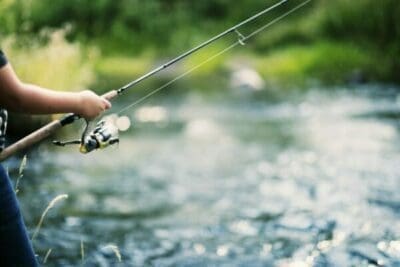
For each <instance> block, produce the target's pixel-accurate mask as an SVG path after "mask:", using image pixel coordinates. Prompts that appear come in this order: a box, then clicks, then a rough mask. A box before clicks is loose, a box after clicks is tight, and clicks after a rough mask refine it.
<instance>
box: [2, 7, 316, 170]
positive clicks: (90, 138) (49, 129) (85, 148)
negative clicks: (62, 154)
mask: <svg viewBox="0 0 400 267" xmlns="http://www.w3.org/2000/svg"><path fill="white" fill-rule="evenodd" d="M288 1H289V0H281V1H280V2H277V3H276V4H274V5H272V6H270V7H268V8H266V9H264V10H262V11H261V12H258V13H257V14H255V15H253V16H251V17H249V18H247V19H245V20H243V21H242V22H240V23H238V24H236V25H235V26H233V27H231V28H229V29H227V30H226V31H224V32H222V33H220V34H218V35H216V36H214V37H212V38H210V39H209V40H207V41H205V42H203V43H201V44H200V45H198V46H196V47H194V48H192V49H190V50H188V51H187V52H185V53H183V54H181V55H179V56H177V57H176V58H174V59H172V60H170V61H168V62H167V63H165V64H162V65H160V66H159V67H157V68H155V69H153V70H151V71H150V72H148V73H146V74H144V75H142V76H141V77H139V78H137V79H135V80H133V81H131V82H129V83H128V84H126V85H124V86H122V87H121V88H119V89H114V90H111V91H109V92H107V93H105V94H104V95H102V97H104V98H105V99H107V100H112V99H114V98H116V97H117V96H120V95H121V94H123V93H124V92H125V91H126V90H128V89H129V88H132V87H134V86H136V85H137V84H139V83H141V82H142V81H144V80H146V79H148V78H150V77H152V76H154V75H155V74H157V73H159V72H161V71H162V70H165V69H166V68H168V67H170V66H171V65H174V64H175V63H177V62H179V61H181V60H183V59H185V58H187V57H188V56H190V55H192V54H194V53H196V52H197V51H199V50H201V49H202V48H204V47H207V46H209V45H210V44H212V43H214V42H216V41H217V40H219V39H221V38H223V37H225V36H227V35H229V34H232V33H235V34H236V35H237V36H238V41H237V42H236V43H234V44H233V45H231V46H229V47H228V48H226V49H224V50H223V51H221V52H220V53H218V54H216V55H214V56H212V57H211V58H209V59H208V60H206V61H205V62H203V63H201V64H199V65H198V66H196V67H194V68H193V69H191V70H189V71H187V72H185V73H184V74H182V75H180V76H178V77H177V78H175V79H173V80H172V81H170V82H168V83H167V84H165V85H164V86H162V87H160V88H158V89H156V90H154V91H152V92H151V93H150V94H148V95H146V96H145V97H144V98H141V99H139V101H136V102H135V103H134V104H133V105H135V104H137V103H139V102H141V101H143V100H144V99H145V98H148V97H149V96H151V95H153V94H154V93H156V92H158V91H159V90H161V89H163V88H165V87H166V86H168V85H170V84H171V83H172V82H175V81H176V80H178V79H180V78H182V77H183V76H186V75H187V74H188V73H190V72H192V71H194V70H195V69H197V68H198V67H200V66H202V65H204V64H205V63H207V62H209V61H210V60H212V59H214V58H215V57H217V56H219V55H221V54H222V53H225V52H226V51H228V50H230V49H232V48H233V47H235V46H236V45H239V44H240V45H244V44H245V42H246V41H247V40H248V39H249V38H251V37H253V36H254V35H256V34H258V33H260V32H261V31H263V30H264V29H266V28H267V27H269V26H271V25H272V24H274V23H276V22H278V21H279V20H281V19H283V18H284V17H286V16H287V15H289V14H291V13H293V12H294V11H296V10H298V9H299V8H301V7H303V6H304V5H306V4H308V3H309V2H310V1H311V0H306V1H304V2H303V3H301V4H300V5H298V6H296V7H294V8H293V9H291V10H289V11H288V12H286V13H285V14H283V15H282V16H280V17H278V18H276V19H274V20H273V21H271V22H270V23H268V24H266V25H265V26H263V27H261V28H259V29H257V30H256V31H254V32H252V33H251V34H249V35H247V36H243V35H242V34H241V33H240V32H239V28H240V27H242V26H244V25H246V24H248V23H250V22H252V21H254V20H256V19H257V18H259V17H261V16H263V15H265V14H266V13H268V12H270V11H272V10H274V9H276V8H277V7H279V6H282V5H283V4H285V3H287V2H288ZM133 105H132V104H131V105H129V107H132V106H133ZM129 107H128V108H129ZM125 109H126V108H125ZM125 109H124V110H125ZM79 119H81V117H80V116H79V115H77V114H73V113H70V114H67V115H65V116H64V117H63V118H61V119H58V120H54V121H52V122H50V123H48V124H47V125H45V126H43V127H42V128H40V129H38V130H36V131H35V132H33V133H31V134H29V135H27V136H26V137H24V138H22V139H21V140H19V141H17V142H16V143H14V144H12V145H10V146H8V147H6V148H5V149H4V150H3V151H2V152H1V153H0V162H1V161H3V160H6V159H7V158H9V157H10V156H12V155H14V154H15V153H17V152H20V151H22V150H25V149H27V148H28V147H30V146H32V145H33V144H36V143H38V142H40V141H42V140H44V139H45V138H47V137H49V136H50V135H52V134H54V133H55V132H56V131H58V130H59V129H61V128H62V127H64V126H66V125H69V124H72V123H74V122H75V121H77V120H79ZM85 122H86V126H85V130H84V132H83V134H82V136H81V139H80V140H73V141H67V142H60V141H54V142H53V143H54V144H55V145H58V146H65V145H69V144H79V145H80V151H81V152H82V153H88V152H91V151H93V150H95V149H98V148H104V147H107V146H108V145H111V144H115V143H117V142H118V141H119V140H118V129H116V126H115V125H112V123H110V120H101V121H100V122H99V123H97V124H96V127H95V128H94V130H93V131H91V132H89V133H88V127H89V122H88V121H86V120H85Z"/></svg>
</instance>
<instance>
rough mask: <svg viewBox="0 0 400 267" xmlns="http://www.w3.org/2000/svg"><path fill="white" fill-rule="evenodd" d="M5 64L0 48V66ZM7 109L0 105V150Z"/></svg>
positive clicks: (3, 144) (5, 59)
mask: <svg viewBox="0 0 400 267" xmlns="http://www.w3.org/2000/svg"><path fill="white" fill-rule="evenodd" d="M6 64H7V58H6V56H5V55H4V53H3V51H1V49H0V68H2V67H3V66H4V65H6ZM6 129H7V111H6V110H5V109H2V108H1V107H0V152H1V151H2V150H3V149H4V146H5V143H6Z"/></svg>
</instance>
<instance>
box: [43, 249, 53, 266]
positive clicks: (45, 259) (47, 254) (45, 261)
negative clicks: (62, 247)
mask: <svg viewBox="0 0 400 267" xmlns="http://www.w3.org/2000/svg"><path fill="white" fill-rule="evenodd" d="M51 251H52V249H49V250H48V251H47V253H46V256H44V260H43V264H46V263H47V259H48V258H49V256H50V254H51Z"/></svg>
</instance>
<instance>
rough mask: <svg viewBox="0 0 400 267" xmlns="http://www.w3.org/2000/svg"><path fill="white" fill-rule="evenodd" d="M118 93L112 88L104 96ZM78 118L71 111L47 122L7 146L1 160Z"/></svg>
mask: <svg viewBox="0 0 400 267" xmlns="http://www.w3.org/2000/svg"><path fill="white" fill-rule="evenodd" d="M117 95H118V93H117V91H116V90H112V91H110V92H108V93H105V94H104V95H102V97H104V98H105V99H107V100H111V99H113V98H114V97H116V96H117ZM77 119H79V116H78V115H75V114H72V113H71V114H67V115H66V116H64V117H63V118H62V119H60V120H55V121H52V122H50V123H48V124H46V125H45V126H43V127H42V128H40V129H38V130H36V131H35V132H33V133H31V134H29V135H27V136H25V137H24V138H22V139H21V140H19V141H17V142H15V143H14V144H12V145H10V146H8V147H6V148H5V149H4V150H3V151H2V152H1V153H0V162H1V161H4V160H6V159H8V158H9V157H11V156H12V155H14V154H15V153H18V152H20V151H23V150H25V149H27V148H29V147H30V146H32V145H34V144H36V143H38V142H40V141H42V140H44V139H46V138H47V137H49V136H50V135H53V134H54V133H55V132H56V131H57V130H59V129H60V128H62V127H63V126H65V125H67V124H71V123H73V122H74V121H76V120H77Z"/></svg>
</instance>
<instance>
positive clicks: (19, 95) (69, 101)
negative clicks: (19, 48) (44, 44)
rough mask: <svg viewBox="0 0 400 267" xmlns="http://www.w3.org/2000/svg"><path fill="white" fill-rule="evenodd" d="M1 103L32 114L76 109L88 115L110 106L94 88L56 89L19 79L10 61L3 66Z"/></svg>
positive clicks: (11, 108) (94, 115) (65, 111)
mask: <svg viewBox="0 0 400 267" xmlns="http://www.w3.org/2000/svg"><path fill="white" fill-rule="evenodd" d="M0 106H1V107H4V108H6V109H9V110H10V111H16V112H24V113H30V114H55V113H69V112H72V113H75V114H78V115H80V116H82V117H84V118H87V119H93V118H95V117H97V116H98V115H99V114H100V113H101V112H103V111H104V110H106V109H108V108H110V107H111V104H110V102H109V101H107V100H106V99H104V98H102V97H100V96H98V95H96V94H95V93H93V92H92V91H88V90H86V91H82V92H78V93H72V92H56V91H52V90H49V89H45V88H41V87H39V86H37V85H32V84H26V83H23V82H22V81H20V80H19V78H18V77H17V75H16V74H15V72H14V70H13V68H12V66H11V64H9V63H7V64H6V65H5V66H3V67H2V68H0Z"/></svg>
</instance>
